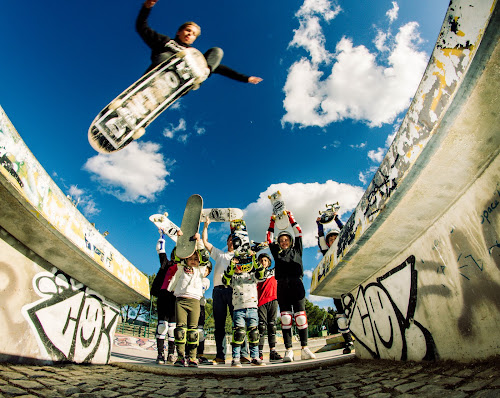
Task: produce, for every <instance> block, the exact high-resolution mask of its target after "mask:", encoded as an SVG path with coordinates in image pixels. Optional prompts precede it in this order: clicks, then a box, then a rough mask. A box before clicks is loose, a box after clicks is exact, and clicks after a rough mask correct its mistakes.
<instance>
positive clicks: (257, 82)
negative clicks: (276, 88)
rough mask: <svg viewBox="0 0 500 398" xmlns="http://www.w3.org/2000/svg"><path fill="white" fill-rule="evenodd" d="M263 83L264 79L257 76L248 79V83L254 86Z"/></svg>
mask: <svg viewBox="0 0 500 398" xmlns="http://www.w3.org/2000/svg"><path fill="white" fill-rule="evenodd" d="M261 81H262V78H260V77H257V76H250V77H249V78H248V83H252V84H259V83H260V82H261Z"/></svg>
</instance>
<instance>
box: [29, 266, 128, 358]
mask: <svg viewBox="0 0 500 398" xmlns="http://www.w3.org/2000/svg"><path fill="white" fill-rule="evenodd" d="M32 283H33V289H34V290H35V292H36V293H37V294H38V295H39V296H40V297H41V299H40V300H38V301H36V302H34V303H30V304H27V305H25V306H24V307H23V308H22V313H23V315H24V317H25V319H26V320H27V321H28V323H29V324H30V326H31V328H32V330H33V332H34V334H35V336H36V339H37V342H38V346H39V348H40V350H41V351H42V353H45V356H46V358H47V359H50V360H53V361H62V362H65V361H72V362H77V363H107V362H108V360H109V357H110V355H111V346H112V337H113V335H114V331H115V328H116V324H117V322H118V315H119V309H118V308H116V307H115V306H114V305H112V304H111V303H109V302H107V301H106V300H105V299H104V298H103V297H102V296H100V295H99V294H97V293H95V292H94V291H92V290H90V289H89V288H87V287H86V286H84V285H82V284H81V283H79V282H77V281H75V280H74V279H72V278H70V277H69V276H67V275H65V274H64V273H62V272H60V271H58V270H57V269H56V268H54V269H53V271H52V272H40V273H38V274H36V275H35V276H34V278H33V281H32Z"/></svg>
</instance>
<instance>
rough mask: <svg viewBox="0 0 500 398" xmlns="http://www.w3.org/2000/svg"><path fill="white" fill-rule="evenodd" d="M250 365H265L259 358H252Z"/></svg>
mask: <svg viewBox="0 0 500 398" xmlns="http://www.w3.org/2000/svg"><path fill="white" fill-rule="evenodd" d="M251 364H252V365H255V366H264V365H265V364H266V363H265V362H264V361H263V360H262V359H260V358H253V359H252V362H251Z"/></svg>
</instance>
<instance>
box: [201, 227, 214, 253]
mask: <svg viewBox="0 0 500 398" xmlns="http://www.w3.org/2000/svg"><path fill="white" fill-rule="evenodd" d="M209 225H210V220H207V221H205V222H204V223H203V232H202V234H201V239H202V241H203V244H204V245H205V249H207V250H208V251H209V252H210V253H212V249H213V245H212V244H211V243H209V242H208V226H209Z"/></svg>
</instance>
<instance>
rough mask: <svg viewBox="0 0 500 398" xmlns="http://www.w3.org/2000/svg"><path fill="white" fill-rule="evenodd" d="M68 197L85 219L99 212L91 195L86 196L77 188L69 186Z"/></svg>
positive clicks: (86, 194) (85, 193)
mask: <svg viewBox="0 0 500 398" xmlns="http://www.w3.org/2000/svg"><path fill="white" fill-rule="evenodd" d="M68 196H69V197H70V199H71V200H72V201H73V203H74V204H75V206H76V207H78V208H79V209H80V210H81V211H82V213H83V214H84V215H85V216H86V217H91V216H94V215H96V214H99V213H100V212H101V211H100V210H99V209H98V208H97V205H96V203H95V201H94V199H93V198H92V195H90V194H88V193H87V192H86V191H85V190H83V189H80V188H78V186H76V185H71V186H70V187H69V195H68Z"/></svg>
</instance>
